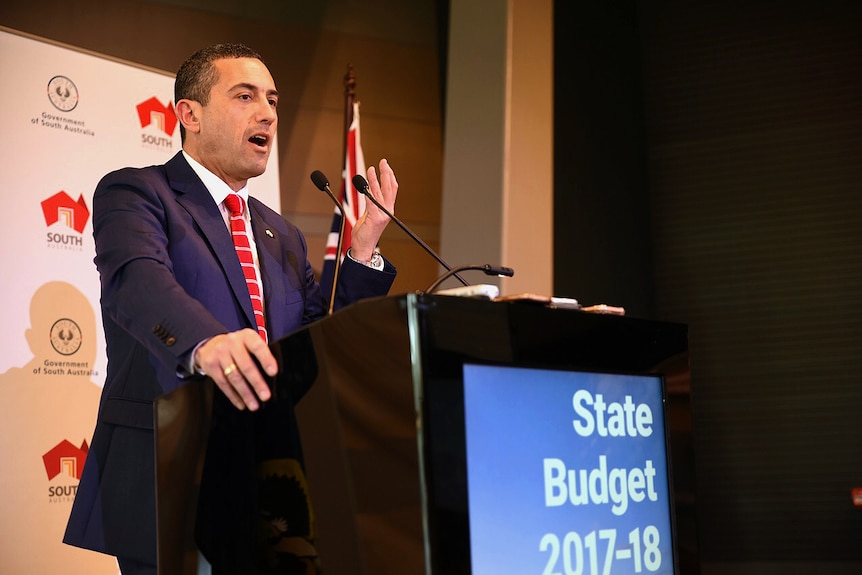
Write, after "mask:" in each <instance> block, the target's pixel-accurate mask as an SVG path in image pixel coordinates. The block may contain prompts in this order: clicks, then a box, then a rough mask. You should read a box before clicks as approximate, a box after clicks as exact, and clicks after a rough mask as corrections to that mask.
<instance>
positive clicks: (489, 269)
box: [424, 264, 515, 294]
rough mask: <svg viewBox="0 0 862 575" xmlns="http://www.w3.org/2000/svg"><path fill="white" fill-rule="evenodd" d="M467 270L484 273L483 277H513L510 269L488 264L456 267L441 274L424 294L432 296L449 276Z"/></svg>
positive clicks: (513, 271)
mask: <svg viewBox="0 0 862 575" xmlns="http://www.w3.org/2000/svg"><path fill="white" fill-rule="evenodd" d="M467 270H479V271H482V272H485V275H488V276H497V277H507V278H510V277H512V276H513V275H515V270H513V269H512V268H507V267H504V266H499V267H496V266H491V265H488V264H481V265H478V264H472V265H465V266H458V267H456V268H454V269H451V270H449V271H447V272H446V273H445V274H443V275H442V276H440V277H439V278H437V280H436V281H435V282H434V283H432V284H431V285H430V286H428V287H427V288H426V289H425V292H424V293H427V294H433V293H434V292H435V291H437V288H438V287H440V284H442V283H443V282H444V281H446V280H447V279H449V278H450V277H451V276H453V275H455V273H456V272H463V271H467Z"/></svg>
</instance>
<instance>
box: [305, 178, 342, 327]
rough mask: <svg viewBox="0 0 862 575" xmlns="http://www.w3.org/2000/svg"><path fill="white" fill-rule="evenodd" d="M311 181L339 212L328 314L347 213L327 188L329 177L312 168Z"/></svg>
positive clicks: (332, 307) (335, 280)
mask: <svg viewBox="0 0 862 575" xmlns="http://www.w3.org/2000/svg"><path fill="white" fill-rule="evenodd" d="M311 181H312V182H314V185H315V186H317V189H318V190H320V191H321V192H326V195H328V196H329V197H330V198H332V201H333V202H335V207H337V208H338V211H339V212H341V228H340V229H339V230H338V247H336V248H335V269H334V270H333V272H332V288H331V289H330V291H329V311H328V314H329V315H332V310H333V309H334V308H335V286H336V285H338V272H339V271H341V248H342V244H343V242H344V222H345V221H346V220H347V214H345V213H344V206H342V205H341V202H339V201H338V198H336V197H335V194H333V193H332V190H331V189H329V179H327V177H326V176H324V175H323V172H321V171H320V170H314V171H313V172H311Z"/></svg>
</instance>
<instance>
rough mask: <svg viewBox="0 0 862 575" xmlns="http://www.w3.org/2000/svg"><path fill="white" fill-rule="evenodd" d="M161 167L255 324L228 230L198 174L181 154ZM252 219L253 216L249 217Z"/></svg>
mask: <svg viewBox="0 0 862 575" xmlns="http://www.w3.org/2000/svg"><path fill="white" fill-rule="evenodd" d="M165 171H166V174H167V178H168V183H169V184H170V186H171V188H172V189H173V190H174V191H176V192H177V203H179V204H180V205H181V206H183V208H184V209H185V210H186V211H187V212H188V213H189V215H190V216H191V217H192V219H193V220H194V221H195V223H196V224H197V225H198V227H199V228H200V230H201V234H202V235H203V236H204V238H206V241H207V243H208V244H209V245H210V249H211V250H212V252H213V254H214V255H215V257H216V259H217V260H218V262H219V264H220V265H221V268H222V271H223V272H224V274H225V277H226V278H227V280H228V283H229V284H230V287H231V290H232V291H233V293H234V298H235V300H236V304H237V305H238V306H239V307H240V308H242V311H243V313H244V314H245V317H246V320H247V321H248V325H249V327H251V326H256V325H257V324H256V322H255V320H254V309H253V308H252V307H251V298H249V296H248V286H247V285H246V283H245V276H244V275H243V273H242V267H241V266H240V263H239V259H238V258H237V257H236V250H235V248H234V245H233V240H232V239H231V237H230V232H229V231H228V229H227V227H226V226H225V224H224V220H223V219H222V215H221V212H220V211H219V209H218V206H216V204H215V202H213V199H212V196H211V195H210V193H209V191H208V190H207V189H206V186H204V185H203V182H201V180H200V178H198V176H197V174H195V172H194V170H192V168H191V166H189V164H188V162H186V160H185V158H183V156H182V153H179V154H177V155H176V156H174V157H173V158H171V160H170V161H168V163H167V164H165ZM252 220H254V218H252Z"/></svg>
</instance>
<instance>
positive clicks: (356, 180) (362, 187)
mask: <svg viewBox="0 0 862 575" xmlns="http://www.w3.org/2000/svg"><path fill="white" fill-rule="evenodd" d="M353 187H354V188H356V191H357V192H359V193H360V194H363V195H364V196H365V197H366V198H368V199H369V200H371V203H373V204H374V205H375V206H377V207H378V208H380V209H381V210H382V211H383V213H384V214H386V215H387V216H389V219H391V220H392V221H393V222H395V223H396V224H398V227H399V228H401V229H402V230H404V233H406V234H407V235H408V236H410V237H411V238H412V239H413V241H414V242H416V243H417V244H419V245H420V246H421V247H422V249H424V250H425V251H426V252H428V253H429V254H430V255H431V257H433V258H434V259H435V260H437V263H439V264H440V265H441V266H443V267H444V268H446V272H447V273H446V276H445V277H444V278H443V279H446V278H448V277H451V276H455V277H456V278H457V279H458V281H460V282H461V283H462V284H464V285H465V286H469V285H470V284H469V283H468V282H467V281H466V280H465V279H464V278H462V277H461V276H459V275H458V272H459V271H463V270H461V269H460V268H459V269H456V270H454V271H453V270H452V266H450V265H449V264H447V263H446V262H445V261H443V258H441V257H440V256H439V255H437V253H436V252H435V251H434V250H432V249H431V248H429V247H428V244H426V243H425V242H423V241H422V239H421V238H420V237H419V236H417V235H416V234H414V233H413V232H412V231H410V229H409V228H408V227H407V226H405V225H404V223H403V222H402V221H401V220H399V219H398V218H396V217H395V214H393V213H392V212H390V211H389V210H387V209H386V207H385V206H384V205H383V204H381V203H380V202H378V201H377V199H376V198H375V197H374V196H373V195H371V191H370V188H369V186H368V181H367V180H366V179H365V178H363V177H362V175H361V174H356V175H355V176H353Z"/></svg>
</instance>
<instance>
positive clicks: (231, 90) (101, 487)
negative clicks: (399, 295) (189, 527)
mask: <svg viewBox="0 0 862 575" xmlns="http://www.w3.org/2000/svg"><path fill="white" fill-rule="evenodd" d="M175 101H176V111H177V117H178V119H179V121H180V124H181V134H182V137H183V150H182V151H181V152H180V153H178V154H177V155H176V156H174V158H172V159H171V160H170V161H168V162H167V163H166V164H164V165H161V166H151V167H148V168H143V169H132V168H126V169H122V170H119V171H116V172H113V173H111V174H108V175H107V176H105V177H104V178H103V179H102V181H101V182H100V183H99V185H98V187H97V189H96V192H95V195H94V198H93V234H94V238H95V244H96V258H95V263H96V266H97V268H98V270H99V274H100V278H101V285H102V296H101V306H102V314H103V320H104V328H105V336H106V341H107V351H108V372H107V378H106V381H105V385H104V390H103V393H102V399H101V403H100V407H99V414H98V419H97V423H96V429H95V432H94V435H93V441H92V445H91V448H90V451H89V453H88V457H87V462H86V465H85V468H84V472H83V477H82V478H81V482H80V485H79V487H78V492H77V496H76V500H75V503H74V505H73V508H72V512H71V516H70V519H69V524H68V527H67V531H66V536H65V542H66V543H69V544H71V545H76V546H80V547H84V548H88V549H93V550H96V551H100V552H103V553H108V554H111V555H116V556H117V557H118V560H119V563H120V568H121V570H122V572H123V574H124V575H127V574H131V573H155V572H156V568H155V565H156V540H155V538H156V528H155V521H156V517H155V515H156V510H155V487H154V482H155V474H154V448H153V429H152V427H153V402H154V400H155V399H156V398H157V397H159V396H161V395H163V394H165V393H168V392H170V391H172V390H174V389H176V388H178V387H179V386H182V385H183V384H184V383H187V382H188V381H189V380H190V379H191V378H194V377H200V376H201V375H203V374H205V375H207V376H209V377H211V378H212V379H213V381H214V382H215V384H216V386H217V387H218V390H217V391H216V397H215V398H214V402H215V403H217V404H218V402H221V404H222V405H223V406H227V408H228V409H232V410H233V411H234V412H236V413H241V412H244V413H246V414H252V413H253V412H256V411H257V410H259V409H260V408H261V406H262V404H265V403H266V402H267V401H268V400H269V399H270V397H271V390H270V389H269V387H268V386H267V383H266V379H265V377H266V376H274V375H275V374H276V373H277V371H278V367H277V363H276V359H275V358H274V357H273V354H272V353H271V352H270V350H269V347H268V346H267V343H266V341H265V340H264V337H266V338H268V340H269V341H275V340H278V339H280V338H282V337H284V336H285V335H287V334H288V333H290V332H291V331H293V330H296V329H297V328H299V327H301V326H303V325H306V324H308V323H310V322H312V321H315V320H316V319H319V318H321V317H323V316H324V315H325V313H326V310H327V302H326V301H325V298H324V297H323V296H322V295H321V291H320V288H319V285H318V283H317V281H316V280H315V278H314V275H313V272H312V268H311V265H310V264H309V262H308V259H307V249H306V244H305V240H304V237H303V235H302V233H301V232H300V231H299V230H298V229H297V228H296V227H294V226H293V225H291V224H290V223H288V222H287V221H285V220H284V219H283V218H282V217H281V216H280V215H279V214H277V213H276V212H274V211H272V210H270V209H269V208H267V207H266V206H264V205H263V204H262V203H261V202H259V201H258V200H256V199H255V198H253V197H249V196H248V189H247V183H248V180H249V179H250V178H254V177H255V176H258V175H260V174H262V173H263V172H264V170H265V168H266V164H267V160H268V159H269V153H270V150H271V144H272V141H273V138H275V135H276V127H277V122H278V116H277V114H276V106H277V104H278V91H277V90H276V87H275V83H274V81H273V79H272V76H271V75H270V73H269V71H268V69H267V67H266V66H265V65H264V63H263V62H262V60H261V59H260V56H259V55H258V54H256V53H255V52H254V51H252V50H250V49H248V48H247V47H245V46H242V45H235V44H222V45H217V46H213V47H210V48H206V49H204V50H201V51H200V52H198V53H196V54H194V55H193V56H191V57H190V58H189V60H187V61H186V62H185V63H184V64H183V66H182V67H181V68H180V70H179V72H178V73H177V79H176V84H175ZM368 181H369V184H370V187H371V192H372V193H373V194H374V195H375V197H376V198H377V199H378V200H380V201H381V202H382V203H383V204H384V205H386V206H387V207H388V208H389V209H390V210H391V209H394V204H395V197H396V194H397V189H398V184H397V182H396V180H395V175H394V173H393V171H392V169H391V168H390V167H389V165H388V163H387V162H386V161H385V160H383V161H381V162H380V165H379V174H378V172H377V171H375V169H374V168H373V167H372V168H369V170H368ZM234 193H236V194H238V195H239V196H240V198H242V201H241V202H238V204H239V205H240V206H241V207H244V206H247V208H248V209H245V210H243V211H242V214H241V215H240V216H236V217H239V218H240V219H243V220H244V222H245V224H246V225H247V229H248V232H247V233H246V234H245V236H246V237H247V240H248V241H249V243H250V244H251V251H252V252H253V254H254V266H253V269H254V272H253V273H254V275H255V276H256V279H257V280H258V282H257V283H258V284H260V285H262V287H263V302H262V308H263V311H264V313H263V317H264V318H265V322H258V321H256V318H255V308H254V306H253V305H252V303H251V297H250V295H249V292H250V289H252V291H253V288H250V287H249V284H247V281H246V280H247V278H246V276H245V275H244V272H243V269H242V267H241V264H240V259H239V258H238V256H237V251H236V250H235V247H234V243H233V241H232V234H231V227H230V226H231V222H230V213H229V210H228V208H227V207H226V205H227V204H226V201H227V199H228V197H229V196H230V195H231V194H234ZM228 203H230V202H228ZM387 223H388V217H387V216H386V215H385V214H384V213H383V212H382V211H380V210H379V209H377V208H376V207H375V206H373V205H372V204H371V202H369V207H368V209H367V211H366V213H365V214H364V216H363V217H362V218H361V219H360V220H359V221H358V222H357V223H356V226H355V227H354V230H353V234H352V245H351V247H350V251H349V252H348V256H349V257H348V258H345V262H344V266H343V267H342V271H341V273H340V275H339V285H338V287H337V291H336V293H337V296H338V299H337V300H336V307H341V306H343V305H345V304H347V303H350V302H352V301H356V300H357V299H360V298H364V297H370V296H377V295H384V294H385V293H386V292H387V291H388V290H389V287H390V286H391V284H392V281H393V279H394V276H395V270H394V268H393V267H392V265H391V264H390V263H389V262H387V261H385V260H384V259H383V258H382V257H381V256H380V255H379V253H378V252H377V251H376V246H377V243H378V240H379V239H380V235H381V234H382V232H383V230H384V228H385V227H386V225H387ZM233 233H234V234H236V233H237V232H236V229H234V231H233ZM258 309H259V308H258ZM258 365H259V366H260V369H261V370H263V372H265V374H262V373H261V372H260V370H259V368H258ZM285 367H286V368H287V369H289V366H285ZM231 405H232V406H233V407H232V408H231V407H230V406H231ZM238 488H239V486H237V489H238ZM223 497H224V499H225V501H230V500H231V499H232V494H231V493H224V494H223ZM209 527H210V528H211V529H212V526H209ZM205 543H206V542H204V544H202V545H201V549H202V550H204V552H205V553H206V550H205V547H206V545H205ZM213 567H214V572H218V567H217V566H216V565H215V564H214V565H213Z"/></svg>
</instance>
